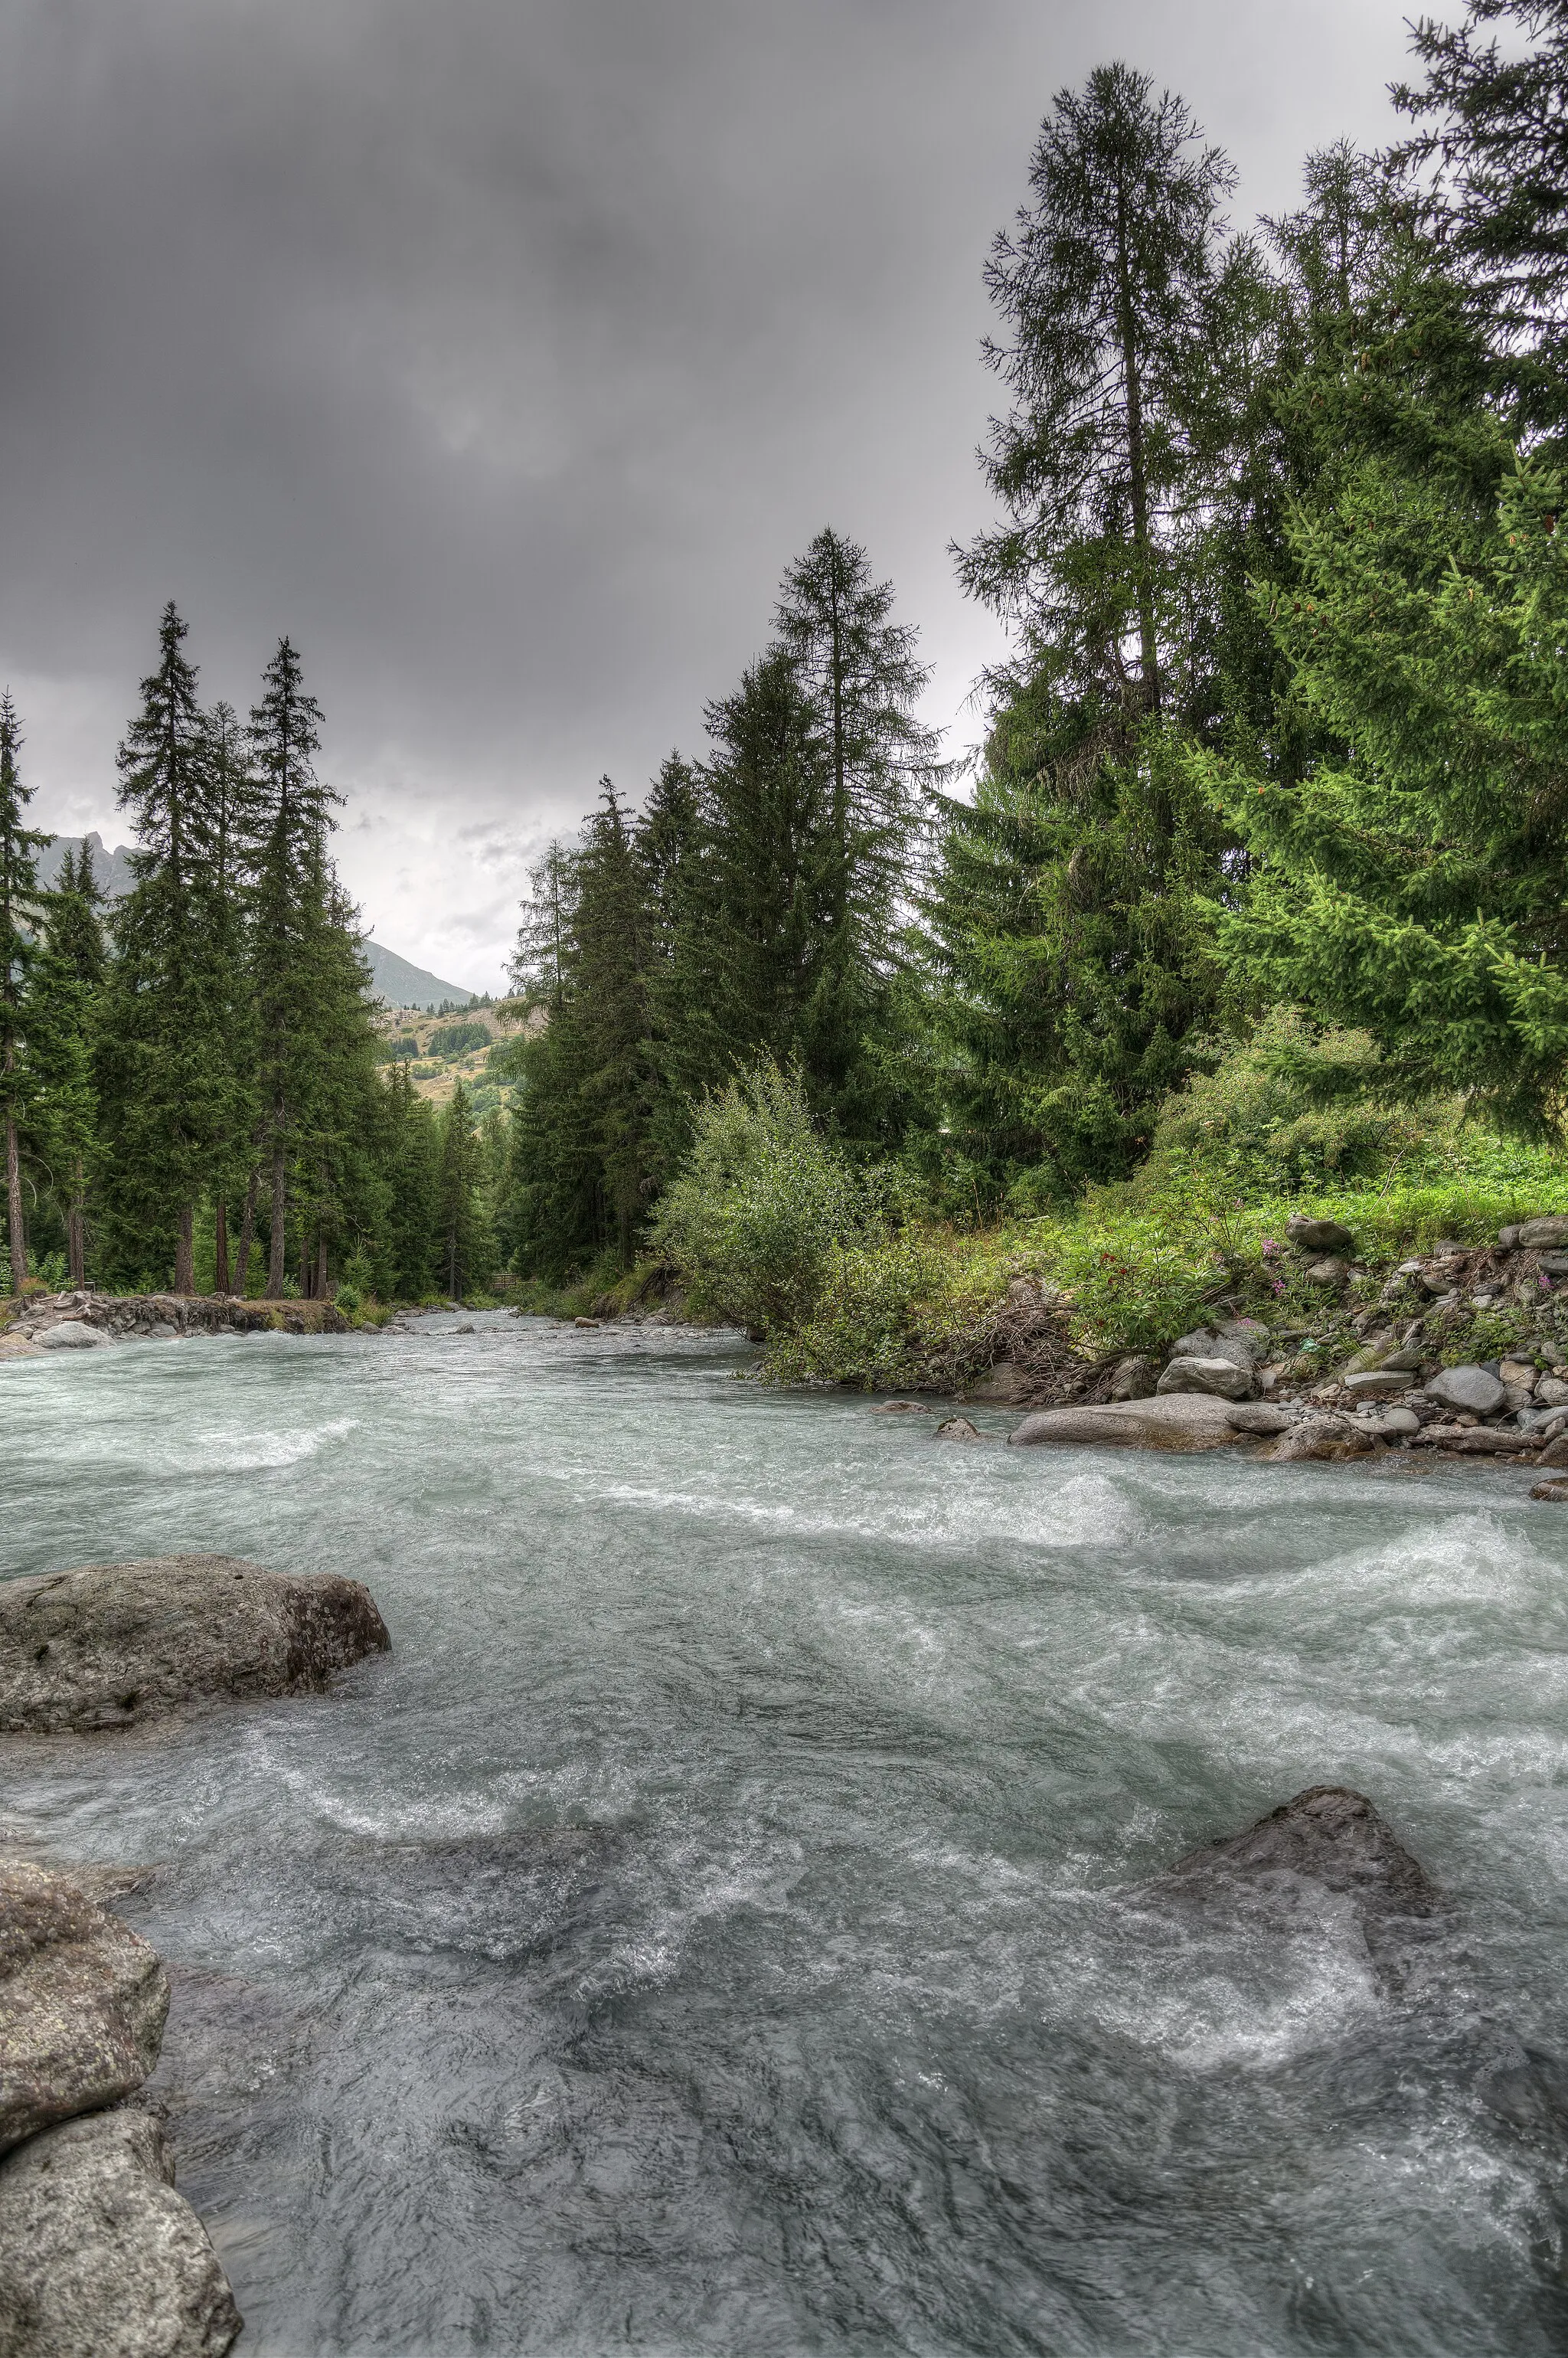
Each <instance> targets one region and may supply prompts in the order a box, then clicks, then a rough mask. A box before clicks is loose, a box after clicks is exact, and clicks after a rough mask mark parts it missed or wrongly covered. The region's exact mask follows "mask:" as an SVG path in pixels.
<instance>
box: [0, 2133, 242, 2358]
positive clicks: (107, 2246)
mask: <svg viewBox="0 0 1568 2358" xmlns="http://www.w3.org/2000/svg"><path fill="white" fill-rule="evenodd" d="M240 2326H241V2319H240V2313H239V2311H238V2309H236V2308H235V2307H234V2297H233V2294H232V2292H231V2291H230V2289H229V2284H228V2279H227V2277H225V2276H224V2274H223V2271H222V2266H220V2265H219V2260H218V2255H217V2254H216V2252H214V2250H213V2249H212V2246H211V2244H210V2243H209V2241H208V2239H207V2231H206V2229H205V2228H204V2227H203V2226H202V2224H201V2222H200V2219H199V2218H198V2217H197V2215H196V2213H195V2212H194V2211H193V2210H192V2209H191V2208H190V2205H189V2202H187V2201H185V2199H184V2197H183V2196H181V2195H178V2194H177V2193H176V2192H175V2190H174V2168H173V2164H172V2162H171V2161H170V2159H169V2157H168V2147H167V2145H166V2143H165V2140H164V2135H163V2130H162V2127H161V2125H160V2124H159V2122H158V2121H157V2119H156V2118H155V2117H154V2116H153V2115H151V2114H149V2113H146V2112H142V2111H139V2110H136V2109H135V2108H130V2109H124V2110H119V2111H115V2112H108V2113H93V2114H90V2115H88V2116H87V2118H86V2119H84V2120H77V2121H68V2122H66V2123H65V2124H64V2125H63V2126H62V2127H59V2128H53V2129H48V2130H46V2131H45V2132H44V2134H43V2135H42V2136H36V2137H33V2138H32V2139H31V2140H30V2141H29V2142H28V2143H27V2145H25V2146H23V2147H21V2148H20V2150H19V2151H17V2152H16V2153H14V2154H12V2155H11V2156H10V2157H9V2158H8V2159H7V2160H5V2162H3V2163H0V2351H3V2352H4V2353H5V2358H109V2353H113V2358H223V2353H224V2352H226V2351H228V2350H232V2347H233V2345H234V2343H235V2342H236V2341H237V2340H238V2338H239V2333H240Z"/></svg>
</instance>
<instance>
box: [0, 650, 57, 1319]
mask: <svg viewBox="0 0 1568 2358" xmlns="http://www.w3.org/2000/svg"><path fill="white" fill-rule="evenodd" d="M21 742H22V736H21V730H20V729H19V728H18V726H17V721H16V707H15V705H14V704H13V703H12V701H11V691H10V689H9V688H7V689H6V690H5V694H4V695H3V696H0V1120H3V1121H4V1123H5V1217H6V1238H7V1241H8V1245H9V1249H10V1260H11V1284H12V1287H13V1290H14V1291H16V1292H18V1293H19V1292H20V1291H21V1288H22V1285H23V1283H24V1282H25V1281H26V1279H27V1222H26V1218H25V1217H24V1206H23V1201H22V1155H21V1131H22V1127H23V1124H24V1122H25V1121H26V1120H27V1094H28V1072H27V1018H26V1015H25V1013H24V995H25V993H26V990H27V973H28V968H30V966H31V965H32V962H33V957H34V954H35V952H34V944H33V940H32V936H31V931H30V929H29V927H28V926H27V922H26V921H27V920H29V919H31V918H32V917H33V916H34V915H35V913H36V909H37V903H38V866H37V861H36V859H35V854H36V853H37V852H38V851H39V850H41V849H42V848H43V846H44V845H45V844H46V843H47V842H48V841H49V838H48V837H47V836H46V835H40V834H38V832H37V831H36V830H35V829H33V828H31V827H24V826H23V824H22V815H23V812H24V811H25V810H26V808H27V804H28V803H29V802H30V801H31V799H32V791H31V788H30V787H27V786H25V785H24V784H22V780H21V773H20V771H19V770H18V768H17V764H16V755H17V752H18V751H19V750H20V747H21Z"/></svg>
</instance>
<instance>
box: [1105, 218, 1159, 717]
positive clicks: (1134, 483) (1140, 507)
mask: <svg viewBox="0 0 1568 2358" xmlns="http://www.w3.org/2000/svg"><path fill="white" fill-rule="evenodd" d="M1116 242H1117V280H1118V290H1117V291H1118V302H1117V309H1118V313H1119V330H1120V337H1121V367H1122V375H1123V379H1124V381H1125V383H1126V386H1127V472H1128V487H1129V492H1130V497H1131V502H1132V562H1133V569H1134V574H1135V577H1136V580H1137V585H1138V650H1139V664H1140V667H1141V671H1142V674H1143V695H1144V700H1145V702H1146V703H1147V705H1148V707H1149V709H1150V710H1151V711H1152V712H1153V711H1157V710H1158V709H1159V705H1160V649H1159V644H1158V641H1157V640H1156V637H1155V633H1154V567H1153V548H1152V541H1151V538H1150V532H1149V465H1148V459H1147V455H1146V453H1145V449H1144V444H1143V384H1142V379H1141V375H1140V373H1139V368H1138V339H1137V332H1136V327H1135V321H1134V313H1133V304H1132V286H1131V280H1130V275H1129V271H1128V265H1127V245H1128V222H1127V195H1126V191H1125V190H1124V189H1118V190H1117V199H1116Z"/></svg>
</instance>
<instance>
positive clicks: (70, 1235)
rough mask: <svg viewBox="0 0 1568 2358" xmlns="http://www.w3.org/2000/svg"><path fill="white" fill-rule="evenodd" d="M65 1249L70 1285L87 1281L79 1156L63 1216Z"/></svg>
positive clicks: (84, 1180)
mask: <svg viewBox="0 0 1568 2358" xmlns="http://www.w3.org/2000/svg"><path fill="white" fill-rule="evenodd" d="M65 1249H66V1256H67V1259H68V1260H70V1282H71V1283H72V1285H85V1284H86V1282H87V1174H86V1172H85V1171H84V1170H83V1169H82V1164H81V1155H80V1154H79V1155H78V1156H77V1158H76V1169H75V1171H74V1172H73V1173H72V1174H71V1184H70V1211H69V1212H68V1213H67V1214H66V1217H65Z"/></svg>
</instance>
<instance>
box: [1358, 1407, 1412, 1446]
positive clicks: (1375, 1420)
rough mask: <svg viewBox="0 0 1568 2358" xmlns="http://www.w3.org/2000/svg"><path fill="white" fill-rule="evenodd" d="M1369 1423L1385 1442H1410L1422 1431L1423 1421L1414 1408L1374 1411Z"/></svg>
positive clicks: (1369, 1417)
mask: <svg viewBox="0 0 1568 2358" xmlns="http://www.w3.org/2000/svg"><path fill="white" fill-rule="evenodd" d="M1367 1422H1368V1423H1369V1424H1370V1426H1371V1428H1372V1430H1373V1432H1374V1433H1379V1434H1380V1435H1381V1437H1382V1438H1383V1440H1385V1441H1404V1440H1408V1439H1409V1438H1410V1437H1411V1435H1412V1434H1414V1433H1419V1432H1420V1431H1421V1419H1420V1417H1419V1416H1418V1415H1417V1414H1416V1412H1415V1411H1414V1409H1413V1408H1379V1409H1374V1410H1373V1411H1372V1412H1371V1414H1370V1415H1369V1416H1368V1420H1367Z"/></svg>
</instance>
